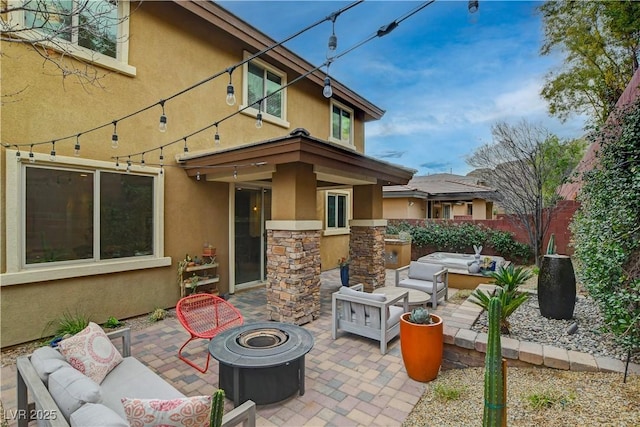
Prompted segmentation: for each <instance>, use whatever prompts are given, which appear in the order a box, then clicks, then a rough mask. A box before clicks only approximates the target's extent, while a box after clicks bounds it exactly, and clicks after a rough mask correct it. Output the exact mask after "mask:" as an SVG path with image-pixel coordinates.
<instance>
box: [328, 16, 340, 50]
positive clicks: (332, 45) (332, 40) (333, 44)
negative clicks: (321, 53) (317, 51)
mask: <svg viewBox="0 0 640 427" xmlns="http://www.w3.org/2000/svg"><path fill="white" fill-rule="evenodd" d="M336 18H337V15H333V16H332V18H331V21H332V22H333V23H332V28H331V35H330V36H329V42H328V43H327V47H328V48H329V51H328V52H327V58H332V57H333V55H334V54H335V52H336V48H337V47H338V37H337V36H336Z"/></svg>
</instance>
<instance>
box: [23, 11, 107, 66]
mask: <svg viewBox="0 0 640 427" xmlns="http://www.w3.org/2000/svg"><path fill="white" fill-rule="evenodd" d="M31 7H33V9H30V8H31ZM25 8H26V10H25V13H24V21H25V22H24V26H25V27H26V28H32V29H34V30H38V31H41V32H43V33H46V34H48V35H50V36H54V37H55V38H58V39H62V40H65V41H67V42H70V43H72V44H74V45H77V46H81V47H83V48H86V49H89V50H91V51H94V52H98V53H101V54H103V55H107V56H110V57H111V58H116V57H117V42H118V24H119V18H118V6H117V4H116V2H115V1H107V0H94V1H80V0H57V1H33V0H31V1H27V2H26V3H25Z"/></svg>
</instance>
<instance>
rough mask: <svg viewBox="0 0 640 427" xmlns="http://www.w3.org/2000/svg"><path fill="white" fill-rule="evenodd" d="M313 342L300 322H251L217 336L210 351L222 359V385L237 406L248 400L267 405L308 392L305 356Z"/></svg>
mask: <svg viewBox="0 0 640 427" xmlns="http://www.w3.org/2000/svg"><path fill="white" fill-rule="evenodd" d="M313 343H314V342H313V336H312V335H311V333H309V331H307V330H306V329H304V328H302V327H300V326H297V325H293V324H289V323H280V322H261V323H247V324H244V325H242V326H238V327H236V328H232V329H229V330H227V331H224V332H222V333H220V334H218V335H217V336H215V337H214V338H213V339H212V340H211V342H210V343H209V353H211V356H212V357H213V358H214V359H216V360H217V361H218V362H219V368H220V369H219V387H220V388H221V389H223V390H224V391H225V394H226V395H227V396H230V397H233V403H234V405H235V406H238V405H239V404H240V403H242V402H245V401H247V400H253V401H254V402H255V403H256V404H257V405H264V404H268V403H275V402H279V401H281V400H284V399H286V398H287V397H289V396H291V395H293V394H294V393H295V392H296V391H299V392H300V396H302V395H303V394H304V357H305V355H306V354H307V353H308V352H309V351H310V350H311V349H312V348H313Z"/></svg>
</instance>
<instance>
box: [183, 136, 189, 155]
mask: <svg viewBox="0 0 640 427" xmlns="http://www.w3.org/2000/svg"><path fill="white" fill-rule="evenodd" d="M182 151H184V152H185V153H188V152H189V147H187V138H186V137H185V138H184V148H183V149H182Z"/></svg>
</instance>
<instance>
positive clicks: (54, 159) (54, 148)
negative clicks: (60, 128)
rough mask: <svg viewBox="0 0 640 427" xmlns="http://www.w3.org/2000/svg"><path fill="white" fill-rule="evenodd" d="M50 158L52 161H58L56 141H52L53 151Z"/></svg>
mask: <svg viewBox="0 0 640 427" xmlns="http://www.w3.org/2000/svg"><path fill="white" fill-rule="evenodd" d="M49 160H51V161H52V162H55V161H56V142H55V141H51V153H50V154H49Z"/></svg>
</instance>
